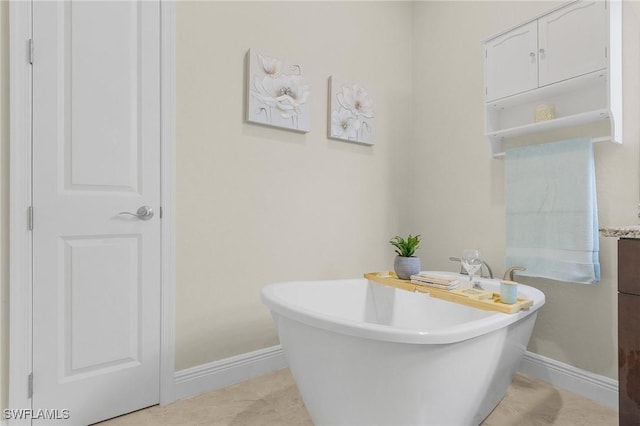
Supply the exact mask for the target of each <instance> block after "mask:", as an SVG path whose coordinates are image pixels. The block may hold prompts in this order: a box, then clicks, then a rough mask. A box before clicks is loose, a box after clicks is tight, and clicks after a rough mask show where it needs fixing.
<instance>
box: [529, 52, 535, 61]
mask: <svg viewBox="0 0 640 426" xmlns="http://www.w3.org/2000/svg"><path fill="white" fill-rule="evenodd" d="M529 57H530V58H531V62H533V61H535V59H536V54H535V53H533V52H530V53H529Z"/></svg>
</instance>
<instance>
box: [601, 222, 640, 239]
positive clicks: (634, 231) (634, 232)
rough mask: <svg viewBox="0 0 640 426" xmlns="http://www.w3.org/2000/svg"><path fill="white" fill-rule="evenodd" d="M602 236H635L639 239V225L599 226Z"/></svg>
mask: <svg viewBox="0 0 640 426" xmlns="http://www.w3.org/2000/svg"><path fill="white" fill-rule="evenodd" d="M600 233H601V234H602V236H603V237H616V238H636V239H640V225H628V226H612V227H610V228H600Z"/></svg>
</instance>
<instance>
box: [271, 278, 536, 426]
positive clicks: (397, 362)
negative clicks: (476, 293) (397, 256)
mask: <svg viewBox="0 0 640 426" xmlns="http://www.w3.org/2000/svg"><path fill="white" fill-rule="evenodd" d="M439 274H443V273H440V272H439ZM444 274H446V275H450V276H453V277H458V278H460V279H461V280H468V279H469V278H468V277H466V276H460V275H458V274H455V273H444ZM481 282H482V285H483V286H484V287H485V288H486V289H487V290H493V291H495V292H499V281H498V280H487V279H482V280H481ZM518 293H519V297H525V298H528V299H531V300H533V301H534V303H533V306H532V307H531V308H530V309H528V310H526V311H520V312H519V313H516V314H503V313H499V312H492V311H485V310H481V309H477V308H472V307H468V306H464V305H460V304H456V303H452V302H447V301H443V300H440V299H436V298H433V297H431V296H429V295H428V294H423V293H412V292H409V291H405V290H401V289H397V288H393V287H388V286H385V285H382V284H378V283H374V282H370V281H369V280H366V279H364V278H362V279H350V280H334V281H307V282H304V281H303V282H286V283H278V284H271V285H268V286H266V287H265V288H264V289H263V290H262V301H263V303H264V304H266V305H267V306H268V307H269V308H270V309H271V311H272V314H273V318H274V320H275V323H276V326H277V328H278V334H279V336H280V343H281V344H282V348H283V350H284V353H285V356H286V358H287V361H288V363H289V368H290V369H291V373H292V374H293V377H294V379H295V381H296V384H297V386H298V390H299V391H300V394H301V396H302V399H303V401H304V403H305V406H306V408H307V410H308V412H309V415H310V416H311V419H312V420H313V422H314V424H316V425H331V426H337V425H349V426H354V425H367V426H372V425H390V426H391V425H393V426H399V425H437V426H446V425H452V426H463V425H478V424H479V423H480V422H482V420H483V419H484V418H485V417H486V416H487V415H489V413H490V412H491V410H493V408H495V406H496V405H497V404H498V402H500V400H501V399H502V398H503V397H504V394H505V393H506V391H507V388H508V387H509V385H510V383H511V381H512V379H513V375H514V374H515V372H516V370H517V368H518V365H519V363H520V359H521V357H522V354H523V353H524V351H525V349H526V347H527V343H528V341H529V337H530V336H531V331H532V329H533V325H534V323H535V320H536V315H537V312H536V311H537V310H538V309H539V308H540V307H541V306H542V305H543V304H544V301H545V298H544V294H543V293H542V292H541V291H539V290H537V289H535V288H533V287H529V286H525V285H520V286H519V288H518Z"/></svg>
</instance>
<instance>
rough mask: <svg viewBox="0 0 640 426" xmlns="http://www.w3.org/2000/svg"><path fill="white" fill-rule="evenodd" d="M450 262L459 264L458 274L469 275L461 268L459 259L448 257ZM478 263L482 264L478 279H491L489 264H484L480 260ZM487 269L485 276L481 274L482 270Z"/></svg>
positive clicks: (491, 272)
mask: <svg viewBox="0 0 640 426" xmlns="http://www.w3.org/2000/svg"><path fill="white" fill-rule="evenodd" d="M449 260H450V261H452V262H460V273H461V274H462V275H469V274H467V271H465V270H464V268H463V267H462V262H461V261H460V258H459V257H453V256H452V257H450V258H449ZM480 262H482V267H481V268H480V277H482V278H493V271H492V270H491V266H489V264H488V263H487V262H485V261H484V260H482V259H480ZM485 268H487V275H484V274H483V271H484V269H485Z"/></svg>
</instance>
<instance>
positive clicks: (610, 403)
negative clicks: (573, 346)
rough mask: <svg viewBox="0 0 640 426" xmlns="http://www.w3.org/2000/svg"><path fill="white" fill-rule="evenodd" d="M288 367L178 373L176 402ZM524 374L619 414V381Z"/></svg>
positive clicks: (570, 369) (250, 364) (277, 360)
mask: <svg viewBox="0 0 640 426" xmlns="http://www.w3.org/2000/svg"><path fill="white" fill-rule="evenodd" d="M286 366H287V363H286V361H285V359H284V353H283V352H282V347H281V346H280V345H276V346H272V347H270V348H265V349H260V350H257V351H254V352H248V353H246V354H241V355H237V356H234V357H231V358H226V359H222V360H220V361H215V362H211V363H209V364H203V365H199V366H196V367H192V368H188V369H186V370H181V371H177V372H176V374H175V396H176V400H180V399H185V398H189V397H192V396H196V395H199V394H201V393H203V392H208V391H211V390H215V389H220V388H223V387H225V386H229V385H232V384H235V383H239V382H242V381H244V380H249V379H251V378H254V377H257V376H259V375H262V374H266V373H269V372H271V371H276V370H280V369H282V368H285V367H286ZM520 371H521V372H523V373H525V374H528V375H529V376H532V377H535V378H537V379H540V380H544V381H545V382H548V383H551V384H552V385H554V386H557V387H559V388H563V389H566V390H568V391H570V392H573V393H575V394H578V395H581V396H584V397H585V398H589V399H591V400H592V401H595V402H597V403H599V404H602V405H605V406H607V407H610V408H613V409H614V410H618V381H617V380H614V379H611V378H609V377H605V376H600V375H598V374H594V373H591V372H589V371H586V370H581V369H579V368H576V367H574V366H572V365H569V364H565V363H562V362H560V361H556V360H554V359H551V358H547V357H545V356H542V355H538V354H536V353H533V352H528V351H527V352H525V354H524V356H523V357H522V361H521V362H520ZM0 426H4V425H3V424H0Z"/></svg>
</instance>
